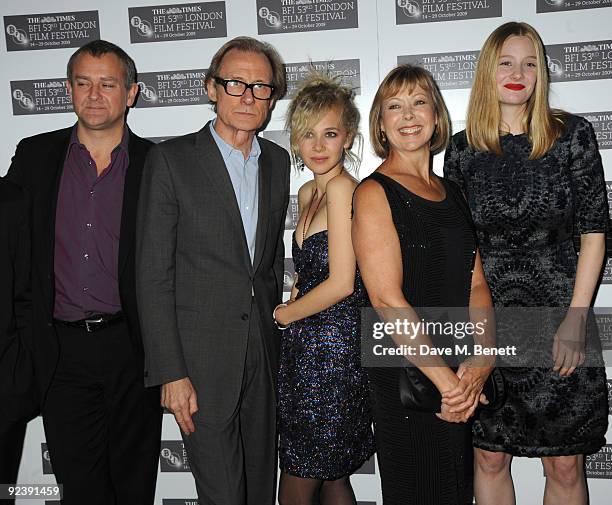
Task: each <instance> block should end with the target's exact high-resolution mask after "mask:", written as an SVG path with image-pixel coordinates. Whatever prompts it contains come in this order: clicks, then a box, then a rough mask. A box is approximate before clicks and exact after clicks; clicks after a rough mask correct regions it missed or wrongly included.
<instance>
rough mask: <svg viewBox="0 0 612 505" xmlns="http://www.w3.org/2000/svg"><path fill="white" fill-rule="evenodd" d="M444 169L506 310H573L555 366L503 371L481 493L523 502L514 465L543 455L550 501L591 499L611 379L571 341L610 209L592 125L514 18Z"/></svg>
mask: <svg viewBox="0 0 612 505" xmlns="http://www.w3.org/2000/svg"><path fill="white" fill-rule="evenodd" d="M444 172H445V175H446V176H447V177H448V178H449V179H451V180H453V181H455V182H457V183H458V184H459V186H460V187H461V188H462V190H463V192H464V193H465V194H466V196H467V199H468V203H469V206H470V209H471V212H472V217H473V219H474V222H475V225H476V229H477V233H478V238H479V246H480V250H481V254H482V259H483V264H484V269H485V273H486V276H487V280H488V281H489V285H490V287H491V292H492V296H493V300H494V303H495V305H496V306H504V307H508V306H513V307H516V306H522V307H571V308H572V310H568V311H567V315H566V316H565V318H564V319H563V322H562V323H561V325H560V326H559V329H558V330H557V332H556V334H555V335H554V341H553V342H552V343H551V344H547V345H546V348H545V350H546V353H547V354H548V355H549V356H550V358H549V359H550V365H549V367H548V368H542V367H540V368H527V369H526V368H520V369H519V368H504V369H503V374H504V377H505V381H506V389H507V398H506V402H505V404H504V405H503V407H502V408H500V409H498V410H497V411H485V412H481V413H480V415H479V416H478V417H477V419H476V420H475V422H474V433H473V435H474V445H475V446H476V447H477V449H476V451H475V453H476V454H475V458H476V473H475V494H476V499H477V500H478V503H479V505H489V504H495V505H511V504H513V503H514V502H515V498H514V488H513V484H512V479H511V476H510V470H509V469H510V462H511V459H512V456H527V457H540V458H542V463H543V465H544V469H545V473H546V489H545V493H544V503H545V504H550V505H552V504H558V503H567V504H571V505H583V504H586V503H587V493H586V482H585V479H584V470H583V463H584V456H583V455H584V454H589V453H592V452H596V451H597V450H598V449H599V448H601V446H602V445H604V444H605V433H606V429H607V415H608V412H607V392H606V379H605V369H604V368H603V367H602V366H593V365H603V362H602V360H601V356H600V355H599V352H598V348H597V346H596V345H595V346H591V347H589V346H588V345H587V347H586V350H585V348H584V346H583V345H582V344H581V343H580V342H577V344H579V345H572V338H573V337H575V336H576V335H580V334H582V333H583V330H582V329H581V322H580V319H581V317H580V316H581V315H583V314H584V313H586V312H587V308H588V307H589V306H590V304H591V301H592V298H593V293H594V291H595V288H596V286H597V281H598V277H599V273H600V271H601V267H602V263H603V259H604V252H605V248H604V232H605V230H606V224H607V220H608V209H607V204H606V193H605V184H604V178H603V168H602V164H601V158H600V156H599V152H598V150H597V142H596V140H595V135H594V132H593V129H592V127H591V125H590V124H589V123H588V121H586V120H585V119H583V118H581V117H578V116H573V115H570V114H567V113H564V112H561V111H557V110H551V108H550V107H549V104H548V74H547V65H546V57H545V55H544V47H543V44H542V41H541V40H540V37H539V36H538V34H537V32H536V31H535V30H534V29H533V28H532V27H531V26H529V25H527V24H525V23H514V22H513V23H506V24H504V25H502V26H500V27H499V28H497V29H496V30H495V31H494V32H493V33H492V34H491V35H490V36H489V38H488V39H487V41H486V42H485V44H484V46H483V48H482V51H481V53H480V59H479V62H478V68H477V71H476V76H475V81H474V87H473V89H472V94H471V97H470V104H469V107H468V114H467V127H466V130H465V131H462V132H459V133H457V134H456V135H455V136H454V137H453V139H452V141H451V143H450V145H449V148H448V149H447V152H446V160H445V166H444ZM573 232H575V233H576V234H579V235H580V244H581V248H580V258H579V259H577V255H576V252H575V250H574V247H573V242H572V234H573ZM553 331H554V330H553ZM551 337H552V335H551ZM585 354H586V358H587V360H588V364H589V365H590V366H589V367H587V366H580V363H581V362H582V361H583V360H584V357H585Z"/></svg>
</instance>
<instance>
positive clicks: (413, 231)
mask: <svg viewBox="0 0 612 505" xmlns="http://www.w3.org/2000/svg"><path fill="white" fill-rule="evenodd" d="M449 135H450V122H449V118H448V112H447V110H446V106H445V105H444V101H443V99H442V96H441V94H440V91H439V89H438V87H437V86H436V84H435V82H434V80H433V77H432V76H431V74H430V73H429V72H427V70H425V69H423V68H420V67H415V66H410V65H400V66H398V67H396V68H395V69H393V70H392V71H391V72H389V74H387V76H386V77H385V79H384V80H383V82H382V83H381V84H380V86H379V88H378V91H377V92H376V96H375V97H374V103H373V104H372V108H371V110H370V138H371V142H372V145H373V147H374V149H375V152H376V154H377V155H378V156H379V157H380V158H382V159H383V163H382V164H381V165H380V166H379V167H378V168H377V169H376V170H375V171H374V173H373V174H371V175H370V176H369V177H367V178H366V179H365V180H364V181H363V182H362V183H361V184H360V186H359V187H358V188H357V190H356V191H355V198H354V217H353V245H354V248H355V254H356V256H357V263H358V264H359V269H360V271H361V274H362V276H363V280H364V283H365V286H366V288H367V292H368V295H369V298H370V301H371V304H372V306H373V307H374V308H376V309H377V311H379V314H382V317H383V319H384V318H385V315H386V314H388V313H389V312H394V313H395V314H396V315H398V316H399V317H401V318H402V319H403V318H406V317H408V318H413V319H414V320H417V321H418V318H419V316H420V314H416V313H415V312H416V311H417V310H418V309H419V308H423V307H468V306H469V307H470V309H472V308H476V307H480V308H487V307H490V306H491V296H490V294H489V288H488V287H487V284H486V281H485V278H484V273H483V270H482V265H481V262H480V258H479V255H478V251H477V248H476V239H475V236H474V232H473V228H472V224H471V220H470V217H469V209H468V208H467V204H466V202H465V200H464V198H463V195H462V194H461V191H460V190H459V188H458V187H457V185H456V184H455V183H453V182H449V181H446V180H444V179H441V178H439V177H437V176H436V175H435V174H434V173H433V170H432V163H431V160H432V155H433V154H435V153H437V152H440V151H442V150H444V148H445V147H446V144H447V142H448V139H449ZM396 310H400V313H399V314H398V313H397V312H395V311H396ZM470 315H471V310H470ZM430 336H431V335H419V336H418V339H419V340H418V341H417V340H416V339H415V340H414V342H417V344H419V345H417V346H416V348H420V342H424V343H426V340H427V338H429V337H430ZM438 358H439V357H438ZM410 359H411V361H412V362H413V363H414V364H415V365H416V366H417V367H418V368H419V371H420V372H421V373H422V374H424V376H423V377H422V379H419V380H420V381H421V382H426V381H427V379H429V380H430V381H431V383H433V384H432V386H431V389H432V390H433V391H432V393H434V392H435V390H436V389H437V391H438V392H439V393H440V394H442V395H443V398H444V400H443V402H442V404H441V405H439V407H440V410H438V414H436V413H435V411H433V410H432V411H431V412H423V411H417V410H416V409H415V408H411V407H412V406H407V405H406V402H402V400H401V395H400V390H401V385H400V384H401V380H402V378H403V377H404V376H403V374H404V369H403V368H382V367H381V368H371V369H369V373H368V375H369V378H370V389H371V396H372V400H373V401H372V406H373V417H374V432H375V436H376V447H377V459H378V465H379V469H380V477H381V483H382V495H383V501H384V504H385V505H430V504H434V503H435V504H436V505H468V504H470V505H471V503H472V496H473V495H472V481H473V478H472V476H473V465H472V439H471V430H470V426H469V424H467V421H469V419H470V418H471V416H472V414H473V413H474V411H475V409H476V407H477V406H478V404H479V401H480V400H481V396H480V393H481V391H482V388H483V383H484V381H485V380H486V378H487V377H488V375H489V373H490V372H491V368H490V366H480V367H476V366H467V365H468V363H462V364H461V366H460V368H459V370H458V371H457V373H455V372H454V371H453V369H451V368H450V367H449V366H448V365H446V363H445V362H444V361H442V360H441V359H437V360H436V359H432V360H429V361H427V360H424V359H422V357H418V356H416V357H414V358H410ZM460 378H461V380H460ZM417 379H418V378H417ZM431 396H434V395H433V394H432V395H431ZM457 400H459V401H458V402H457ZM437 401H438V402H439V401H440V400H439V398H438V399H437Z"/></svg>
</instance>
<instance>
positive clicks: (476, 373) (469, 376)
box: [442, 360, 493, 416]
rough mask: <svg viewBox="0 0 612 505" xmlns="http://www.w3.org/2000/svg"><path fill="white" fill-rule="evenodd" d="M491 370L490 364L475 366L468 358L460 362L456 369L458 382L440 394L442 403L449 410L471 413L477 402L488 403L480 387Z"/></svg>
mask: <svg viewBox="0 0 612 505" xmlns="http://www.w3.org/2000/svg"><path fill="white" fill-rule="evenodd" d="M492 370H493V367H492V366H475V365H474V363H473V362H471V361H470V360H466V361H464V362H463V363H461V366H460V367H459V370H457V377H458V378H459V384H457V386H456V387H455V388H454V389H452V390H449V391H446V392H444V393H443V394H442V404H445V405H448V406H449V407H450V412H453V413H455V412H463V411H466V412H469V415H470V416H471V415H473V414H474V411H475V410H476V408H477V407H478V404H479V403H482V404H484V405H486V404H488V403H489V401H488V400H487V398H486V396H485V395H484V394H482V388H483V387H484V383H485V381H486V380H487V377H489V374H490V373H491V371H492Z"/></svg>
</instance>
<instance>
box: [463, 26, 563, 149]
mask: <svg viewBox="0 0 612 505" xmlns="http://www.w3.org/2000/svg"><path fill="white" fill-rule="evenodd" d="M512 36H518V37H527V38H528V39H529V40H531V42H532V44H533V47H534V48H535V53H536V65H537V80H536V84H535V88H534V90H533V93H532V95H531V97H530V98H529V101H528V102H527V104H526V108H525V114H524V116H523V131H525V132H526V133H527V134H528V135H529V140H530V141H531V143H532V146H533V147H532V150H531V154H530V155H529V159H536V158H540V157H541V156H543V155H544V154H545V153H546V152H547V151H548V150H549V149H550V148H551V147H552V145H553V143H554V142H555V140H557V138H559V137H560V136H561V135H562V133H563V130H564V124H563V115H564V113H563V112H562V111H556V110H552V109H551V108H550V105H549V103H548V89H549V78H548V65H547V61H546V54H545V51H544V44H543V43H542V39H541V38H540V36H539V35H538V32H537V31H536V30H535V29H534V28H533V27H532V26H531V25H528V24H527V23H519V22H515V21H513V22H510V23H504V24H503V25H501V26H499V27H498V28H497V29H495V30H494V31H493V33H491V35H489V37H488V38H487V40H486V41H485V43H484V45H483V46H482V50H481V52H480V57H479V58H478V65H477V67H476V73H475V76H474V85H473V87H472V92H471V94H470V102H469V105H468V111H467V121H466V128H465V129H466V134H467V139H468V142H469V144H470V146H472V147H473V148H474V149H475V150H477V151H490V152H493V153H495V154H502V149H501V145H500V142H499V130H500V125H501V110H500V106H499V96H498V93H497V86H496V84H495V82H496V81H495V76H496V73H497V67H498V64H499V56H500V53H501V50H502V46H503V45H504V42H505V41H506V40H507V39H508V38H509V37H512Z"/></svg>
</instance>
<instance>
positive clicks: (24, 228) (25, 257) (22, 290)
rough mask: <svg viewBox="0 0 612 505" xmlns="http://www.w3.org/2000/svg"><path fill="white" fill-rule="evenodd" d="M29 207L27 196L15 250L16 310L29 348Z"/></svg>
mask: <svg viewBox="0 0 612 505" xmlns="http://www.w3.org/2000/svg"><path fill="white" fill-rule="evenodd" d="M28 210H29V205H28V199H27V197H26V194H24V197H23V199H22V200H21V201H20V202H19V209H18V214H17V217H18V225H17V234H16V241H15V245H16V249H15V257H14V259H15V263H14V272H15V281H14V282H15V284H14V288H13V289H14V291H13V292H14V310H15V319H16V322H17V330H18V331H19V335H20V338H21V341H22V342H24V343H25V344H26V345H27V346H28V347H30V345H31V334H32V333H31V332H32V326H31V325H32V296H31V276H30V268H31V263H30V227H29V222H28V214H29V212H28Z"/></svg>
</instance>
